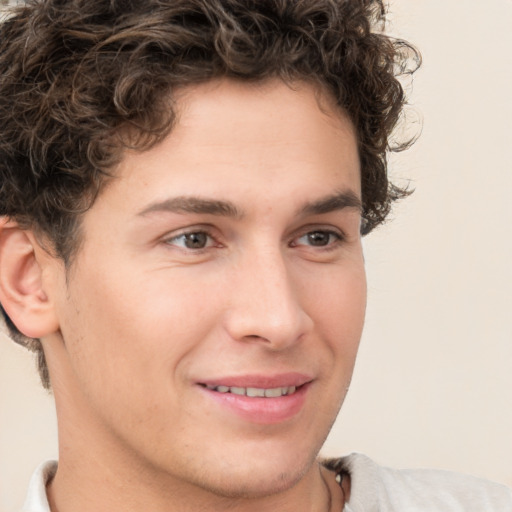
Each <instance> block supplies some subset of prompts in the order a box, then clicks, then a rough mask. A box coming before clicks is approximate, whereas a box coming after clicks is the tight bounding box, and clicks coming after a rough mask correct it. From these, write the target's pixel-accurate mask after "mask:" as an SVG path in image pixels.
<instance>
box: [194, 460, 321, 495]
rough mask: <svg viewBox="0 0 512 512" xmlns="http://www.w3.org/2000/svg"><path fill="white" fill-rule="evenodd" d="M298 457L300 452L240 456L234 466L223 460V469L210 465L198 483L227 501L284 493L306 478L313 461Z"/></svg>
mask: <svg viewBox="0 0 512 512" xmlns="http://www.w3.org/2000/svg"><path fill="white" fill-rule="evenodd" d="M299 455H300V450H298V451H294V452H293V453H291V454H290V453H288V454H283V455H282V456H279V454H273V455H269V456H267V457H264V458H262V457H261V455H260V456H259V457H258V456H251V455H250V454H245V455H244V454H240V457H239V458H237V460H236V462H234V463H230V462H229V461H227V460H225V459H224V461H223V462H224V463H223V464H222V466H220V467H219V465H218V464H217V465H216V467H215V466H214V465H212V466H210V467H209V470H206V471H205V472H204V473H203V474H202V475H201V484H202V486H203V488H205V489H207V490H208V491H210V492H212V493H214V494H216V495H218V496H222V497H226V498H230V499H237V498H238V499H248V498H251V499H255V498H264V497H266V496H272V495H275V494H279V493H282V492H286V491H287V490H288V489H291V488H293V487H294V486H295V485H296V484H297V483H298V482H299V481H300V480H301V479H302V478H303V477H304V475H306V473H307V472H308V471H309V470H310V469H311V467H312V465H313V464H314V462H315V460H316V457H315V456H311V457H308V458H305V457H304V456H302V457H300V456H299ZM214 468H215V469H214ZM208 473H210V474H208Z"/></svg>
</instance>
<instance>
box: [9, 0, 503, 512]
mask: <svg viewBox="0 0 512 512" xmlns="http://www.w3.org/2000/svg"><path fill="white" fill-rule="evenodd" d="M391 11H392V14H393V16H392V24H391V25H390V29H391V32H392V33H394V34H396V35H399V36H402V37H405V38H407V39H410V40H411V41H413V42H415V43H416V44H417V45H418V46H419V47H420V49H421V51H422V53H423V57H424V66H423V69H422V71H421V72H420V73H419V74H418V75H417V77H416V79H415V82H414V94H413V100H414V105H415V106H416V108H417V109H419V110H420V111H421V112H422V116H423V118H424V129H423V135H422V137H421V139H420V141H419V142H418V143H417V145H416V146H415V147H414V148H413V149H412V150H411V151H410V152H408V154H402V155H399V156H398V157H397V158H394V159H393V173H394V175H395V176H396V177H397V178H400V179H410V180H411V184H412V186H414V187H415V188H416V192H415V193H414V195H413V196H412V197H411V198H409V199H408V200H406V201H405V202H403V203H402V204H401V206H400V207H398V208H397V209H396V210H395V215H394V217H395V219H394V220H393V222H390V223H389V224H388V225H387V226H385V227H384V228H383V229H381V230H380V231H379V232H376V233H374V234H372V235H370V236H369V237H368V238H367V239H366V241H365V249H366V259H367V266H368V275H369V305H368V319H367V326H366V331H365V334H364V338H363V343H362V347H361V351H360V356H359V361H358V367H357V369H356V373H355V376H354V380H353V384H352V390H351V392H350V394H349V397H348V399H347V401H346V403H345V406H344V408H343V412H342V414H341V416H340V418H339V420H338V422H337V424H336V425H335V427H334V430H333V432H332V435H331V436H330V437H329V439H328V441H327V443H326V446H325V450H324V452H325V454H328V455H339V454H342V453H346V452H350V451H362V452H365V453H367V454H369V455H371V456H372V457H373V458H375V459H377V460H378V461H380V462H381V463H384V464H389V465H393V466H399V467H403V466H434V467H442V468H447V469H453V470H457V471H464V472H469V473H473V474H476V475H480V476H484V477H488V478H492V479H495V480H499V481H502V482H505V483H508V484H509V485H512V436H511V432H512V407H511V405H512V319H511V316H512V315H511V310H512V261H511V260H512V236H511V234H512V205H511V196H512V156H511V155H512V152H511V147H512V100H511V98H510V94H511V91H512V58H511V54H512V50H511V49H512V31H511V27H512V0H487V1H486V2H481V1H479V0H465V1H464V2H461V1H460V0H394V1H393V2H392V6H391ZM402 183H403V182H402ZM55 456H56V432H55V420H54V410H53V407H52V401H51V398H50V397H48V396H46V395H45V393H44V392H43V391H42V390H41V389H40V388H39V386H38V381H37V377H36V375H35V372H34V370H33V362H32V360H31V357H30V355H28V354H26V353H25V352H24V351H23V350H22V349H20V348H18V347H17V346H15V345H14V344H13V343H11V342H9V341H8V339H7V338H5V337H3V336H2V337H0V512H11V511H15V510H17V509H18V508H17V507H19V506H20V504H21V501H22V496H23V494H24V492H25V488H26V485H27V480H28V478H29V475H30V473H31V472H32V470H33V468H34V466H35V465H37V464H38V463H39V461H41V460H43V459H45V458H50V457H55Z"/></svg>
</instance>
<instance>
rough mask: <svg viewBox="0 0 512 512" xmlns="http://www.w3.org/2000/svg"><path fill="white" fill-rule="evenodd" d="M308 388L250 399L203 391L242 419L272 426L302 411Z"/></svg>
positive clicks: (243, 396) (204, 389)
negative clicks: (281, 394)
mask: <svg viewBox="0 0 512 512" xmlns="http://www.w3.org/2000/svg"><path fill="white" fill-rule="evenodd" d="M308 388H309V384H304V385H302V386H301V387H300V388H298V389H297V390H296V391H295V393H293V394H291V395H284V396H280V397H276V398H261V397H248V396H245V395H235V394H234V393H219V392H218V391H214V390H212V389H208V388H201V389H202V391H203V392H204V393H205V394H206V395H207V396H208V397H209V398H211V399H212V400H215V402H217V403H218V404H220V405H221V406H223V407H224V408H226V409H228V410H230V411H232V412H234V413H235V414H236V415H238V416H239V417H241V418H242V419H244V420H246V421H250V422H251V423H257V424H260V425H272V424H275V423H282V422H284V421H287V420H290V419H292V418H293V417H294V416H296V415H297V414H298V413H299V412H300V411H301V409H302V407H303V406H304V402H305V400H306V393H307V390H308Z"/></svg>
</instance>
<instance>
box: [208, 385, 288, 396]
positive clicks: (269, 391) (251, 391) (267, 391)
mask: <svg viewBox="0 0 512 512" xmlns="http://www.w3.org/2000/svg"><path fill="white" fill-rule="evenodd" d="M206 388H207V389H211V390H212V391H217V392H219V393H233V394H234V395H239V396H248V397H252V398H278V397H280V396H286V395H292V394H293V393H295V391H296V390H297V387H296V386H285V387H277V388H252V387H248V388H244V387H237V386H222V385H221V386H212V385H207V386H206Z"/></svg>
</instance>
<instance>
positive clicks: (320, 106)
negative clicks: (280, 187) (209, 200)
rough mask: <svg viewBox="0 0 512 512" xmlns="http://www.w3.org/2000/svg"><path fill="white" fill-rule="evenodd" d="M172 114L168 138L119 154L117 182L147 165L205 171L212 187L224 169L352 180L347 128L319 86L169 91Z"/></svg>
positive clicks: (352, 150) (353, 148)
mask: <svg viewBox="0 0 512 512" xmlns="http://www.w3.org/2000/svg"><path fill="white" fill-rule="evenodd" d="M173 108H174V109H175V111H176V122H175V125H174V127H173V130H172V131H171V133H170V135H168V136H167V138H166V139H165V140H164V141H163V142H162V143H160V144H158V145H157V146H155V147H153V148H152V149H151V150H149V151H144V152H137V151H130V150H128V151H126V152H125V155H124V158H123V160H122V162H121V164H120V166H119V168H118V172H119V173H120V174H122V175H125V176H128V175H130V174H131V173H134V172H137V170H138V169H139V168H140V167H144V168H145V169H146V170H147V168H148V165H149V166H152V165H158V166H162V167H167V170H168V171H169V172H171V171H172V170H178V169H177V167H178V166H180V168H183V166H186V167H188V168H189V170H190V172H192V171H193V170H199V169H197V168H198V167H200V168H202V169H203V170H204V166H205V165H207V167H208V170H209V172H210V176H211V178H212V179H214V173H215V172H221V171H222V169H223V168H225V167H231V166H232V165H236V166H237V167H238V168H239V170H240V173H242V171H243V170H244V169H246V168H247V167H249V166H251V167H254V166H256V167H258V166H259V171H260V172H269V171H272V169H274V170H275V171H276V172H279V171H282V170H283V167H286V166H288V164H289V165H294V162H296V161H298V160H301V163H302V164H303V165H310V166H314V165H318V166H325V165H330V166H332V167H333V168H338V169H340V170H343V171H344V172H346V169H347V168H349V167H350V168H351V169H354V170H355V171H356V172H357V173H359V155H358V151H357V142H356V135H355V129H354V127H353V124H352V122H351V121H350V120H349V118H348V116H347V115H346V114H345V112H344V111H343V110H342V109H341V108H340V107H338V106H336V105H334V100H333V99H332V98H331V97H330V96H329V95H328V94H327V93H326V92H325V91H323V90H321V89H320V87H319V86H315V85H312V84H308V83H304V82H297V83H294V84H291V85H288V84H285V83H284V82H282V81H281V80H278V79H275V80H268V81H266V82H258V83H248V82H242V81H235V80H230V79H223V80H214V81H210V82H207V83H203V84H199V85H192V86H187V87H185V88H182V89H180V90H179V91H177V93H176V94H175V96H174V98H173ZM164 160H166V161H167V163H168V165H167V166H165V165H162V164H163V161H164ZM315 160H318V161H315ZM173 163H174V164H175V165H173ZM246 170H247V169H246ZM251 170H254V169H251ZM219 178H220V176H219Z"/></svg>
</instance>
